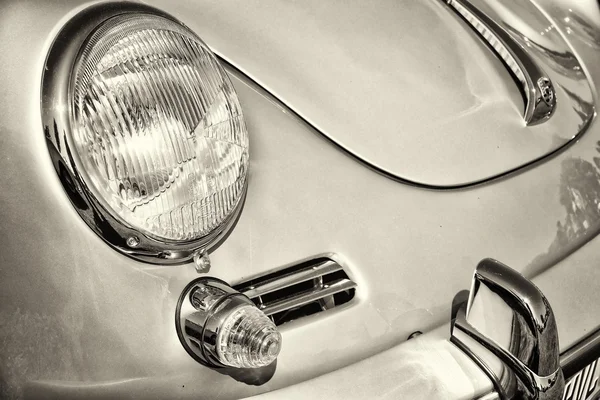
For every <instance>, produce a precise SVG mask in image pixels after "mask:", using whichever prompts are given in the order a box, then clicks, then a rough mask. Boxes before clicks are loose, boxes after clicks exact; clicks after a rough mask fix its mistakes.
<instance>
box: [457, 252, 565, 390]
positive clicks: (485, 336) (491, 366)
mask: <svg viewBox="0 0 600 400" xmlns="http://www.w3.org/2000/svg"><path fill="white" fill-rule="evenodd" d="M450 340H451V342H452V343H454V344H455V345H456V346H458V347H459V348H460V349H461V350H463V351H464V352H465V353H466V354H467V355H468V356H469V357H470V358H471V359H472V360H473V361H474V362H475V363H476V364H478V365H479V366H480V368H482V370H483V371H484V372H485V373H486V374H487V375H488V377H489V378H490V379H491V380H492V383H493V385H494V388H495V390H496V392H497V393H498V395H499V397H500V398H501V399H526V400H528V399H543V400H550V399H562V397H563V393H564V388H565V379H564V376H563V371H562V369H561V367H560V359H559V343H558V331H557V328H556V321H555V319H554V313H553V312H552V308H551V307H550V304H549V303H548V300H547V299H546V297H544V295H543V294H542V292H541V291H540V290H539V289H538V288H537V287H536V286H535V285H534V284H533V283H532V282H531V281H529V280H528V279H526V278H525V277H523V276H522V275H520V274H519V273H518V272H516V271H514V270H513V269H511V268H509V267H507V266H506V265H504V264H502V263H500V262H498V261H495V260H492V259H485V260H483V261H481V262H480V263H479V265H478V266H477V268H476V270H475V274H474V276H473V282H472V287H471V291H470V294H469V298H468V301H467V303H466V304H463V306H462V307H461V308H460V309H458V311H457V313H456V316H455V318H454V321H453V323H452V334H451V339H450Z"/></svg>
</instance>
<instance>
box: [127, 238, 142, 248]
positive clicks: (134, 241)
mask: <svg viewBox="0 0 600 400" xmlns="http://www.w3.org/2000/svg"><path fill="white" fill-rule="evenodd" d="M139 245H140V238H139V237H137V236H129V237H128V238H127V246H129V247H138V246H139Z"/></svg>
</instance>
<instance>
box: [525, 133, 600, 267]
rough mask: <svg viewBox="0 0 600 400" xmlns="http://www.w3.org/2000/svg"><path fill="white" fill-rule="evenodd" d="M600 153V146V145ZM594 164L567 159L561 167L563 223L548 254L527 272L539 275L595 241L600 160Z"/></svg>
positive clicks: (598, 221)
mask: <svg viewBox="0 0 600 400" xmlns="http://www.w3.org/2000/svg"><path fill="white" fill-rule="evenodd" d="M598 146H599V147H598V148H597V150H598V152H600V142H598ZM593 161H594V163H595V164H596V165H594V164H593V163H591V162H589V161H586V160H583V159H581V158H573V157H570V158H567V159H565V160H564V161H563V162H562V164H561V175H560V188H559V199H560V204H561V205H562V206H563V207H564V208H565V211H566V215H565V217H564V219H563V220H559V221H556V236H555V238H554V240H553V242H552V244H551V245H550V248H549V249H548V251H547V252H546V253H545V254H542V255H540V256H538V257H536V258H535V259H534V260H533V261H532V262H531V263H530V264H529V265H528V266H527V268H526V269H525V272H526V273H527V274H531V275H537V274H539V273H541V272H543V271H544V270H545V269H547V268H549V267H550V266H551V265H553V264H555V263H557V262H559V261H560V260H562V259H563V258H565V257H567V256H568V255H569V254H571V253H572V252H573V251H575V250H576V249H577V248H579V247H580V246H581V245H583V244H584V243H585V242H587V241H589V240H591V239H592V238H593V237H594V234H593V233H594V232H595V231H597V229H598V228H599V227H600V157H594V158H593Z"/></svg>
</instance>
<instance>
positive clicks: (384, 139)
mask: <svg viewBox="0 0 600 400" xmlns="http://www.w3.org/2000/svg"><path fill="white" fill-rule="evenodd" d="M158 3H159V5H162V4H161V3H163V2H162V1H158ZM164 3H165V4H164V5H165V6H167V2H164ZM529 7H531V6H529ZM199 8H201V9H202V11H201V12H198V9H199ZM525 8H527V7H525ZM186 9H189V14H187V13H186ZM178 11H182V12H181V14H179V13H178V14H177V15H176V16H177V17H178V18H180V19H182V20H183V21H184V22H187V21H188V20H189V22H190V23H192V24H193V27H194V29H195V30H196V31H197V32H198V33H199V35H200V36H201V37H202V38H203V39H204V40H205V41H206V42H207V43H208V44H209V46H211V47H212V48H213V49H214V50H215V51H216V52H217V53H219V54H220V55H221V56H222V57H223V58H225V59H227V60H228V61H230V62H231V63H232V64H233V65H234V66H235V67H236V68H239V69H241V70H243V72H244V73H245V74H246V75H248V76H250V77H251V78H253V79H254V80H256V81H257V82H259V83H260V84H261V86H263V87H265V88H266V89H267V90H269V91H270V92H271V93H273V94H274V95H275V96H276V97H277V98H278V99H280V100H282V101H283V102H284V103H286V105H288V106H289V107H290V108H291V109H292V110H294V111H295V112H297V113H298V114H300V115H301V116H302V117H303V118H304V119H306V120H307V121H309V122H310V123H311V124H312V125H313V126H315V127H316V128H317V129H319V130H320V131H321V132H322V133H324V134H325V135H326V136H328V137H329V138H330V139H331V140H333V141H334V142H336V143H337V144H339V145H340V146H342V147H343V148H344V149H346V150H347V151H348V152H350V153H352V154H353V155H355V156H357V157H359V158H360V159H362V160H363V161H366V162H367V163H369V164H370V165H372V166H374V167H375V168H376V169H378V170H380V171H382V172H384V173H387V174H389V175H391V176H393V177H395V178H400V179H404V180H407V181H411V182H414V183H418V184H423V185H429V186H442V187H447V186H461V185H467V184H471V183H475V182H479V181H482V180H485V179H489V178H492V177H495V176H498V175H501V174H503V173H505V172H508V171H511V170H514V169H516V168H518V167H521V166H524V165H526V164H528V163H530V162H532V161H534V160H537V159H539V158H541V157H543V156H545V155H548V154H550V153H551V152H553V151H554V150H556V149H558V148H560V147H561V146H563V145H564V144H566V143H567V142H568V141H569V140H570V139H573V138H574V137H575V136H576V135H577V133H578V129H573V127H566V126H565V125H564V123H563V122H562V121H564V120H566V119H567V118H564V116H563V115H556V114H555V115H554V118H552V119H551V120H552V123H544V124H541V125H537V126H526V125H525V123H524V121H523V117H522V114H523V108H524V101H523V98H522V95H521V92H520V89H519V88H518V87H517V85H516V84H515V81H514V80H513V78H512V77H511V75H510V73H509V72H508V70H507V69H506V67H505V66H504V64H503V63H502V62H501V61H500V60H499V59H498V58H497V57H495V55H494V54H493V53H492V52H491V51H490V50H489V49H488V48H487V47H486V45H485V44H484V43H483V42H482V41H481V40H479V39H478V37H477V35H476V34H475V33H474V32H473V31H472V30H471V28H470V27H468V26H467V25H466V23H465V22H464V21H462V20H461V19H460V18H459V17H457V15H455V14H454V13H453V12H452V11H451V10H450V9H449V8H448V7H447V6H445V5H444V4H443V2H440V1H428V2H422V1H418V2H417V1H383V2H378V3H377V7H373V6H372V5H370V4H368V3H364V4H362V3H361V4H358V3H352V4H349V3H347V2H343V1H328V2H325V3H323V2H320V1H317V0H311V1H302V2H288V1H275V2H269V4H268V5H266V4H264V3H262V2H260V1H246V2H242V3H238V2H219V3H217V4H204V5H203V6H202V7H198V5H196V4H192V3H191V2H189V3H187V2H186V3H184V4H182V5H181V7H179V10H178ZM187 15H193V18H186V16H187ZM513 17H514V14H513ZM531 19H533V20H535V18H531ZM543 23H544V20H543V19H542V22H540V24H543ZM545 23H546V24H547V23H548V21H547V20H545ZM553 33H554V34H555V36H556V38H557V39H556V40H561V41H562V39H560V36H559V35H558V33H557V32H553ZM553 33H552V32H551V33H547V35H546V37H547V36H549V35H552V34H553ZM542 38H544V37H542ZM544 40H545V39H544ZM579 72H580V73H582V72H581V71H579ZM584 81H585V79H584ZM583 84H584V85H587V81H586V82H584V83H583ZM587 90H589V89H587ZM559 95H563V93H559ZM565 97H566V96H562V99H563V103H562V104H560V106H559V109H560V107H563V108H562V110H561V112H562V111H565V108H564V106H565V105H566V102H565V101H564V98H565ZM560 100H561V99H560V98H559V101H560ZM570 111H571V112H573V110H570ZM565 112H566V111H565Z"/></svg>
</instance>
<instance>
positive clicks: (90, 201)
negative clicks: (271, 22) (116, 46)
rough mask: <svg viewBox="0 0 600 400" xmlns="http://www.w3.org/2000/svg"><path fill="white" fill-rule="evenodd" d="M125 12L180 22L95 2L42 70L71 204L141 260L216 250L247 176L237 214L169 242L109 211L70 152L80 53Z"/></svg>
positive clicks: (144, 9) (49, 127) (46, 119)
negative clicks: (72, 88)
mask: <svg viewBox="0 0 600 400" xmlns="http://www.w3.org/2000/svg"><path fill="white" fill-rule="evenodd" d="M126 13H147V14H153V15H158V16H161V17H164V18H167V19H170V20H172V21H174V22H176V23H178V24H181V22H179V21H178V20H177V19H175V18H174V17H172V16H170V15H168V14H166V13H164V12H162V11H160V10H158V9H156V8H154V7H151V6H147V5H145V4H141V3H132V2H109V3H102V4H94V5H91V6H89V7H88V8H86V9H84V10H83V11H81V12H79V13H78V14H77V15H75V16H74V17H73V18H71V19H70V20H69V21H68V22H67V23H66V24H65V25H64V26H63V27H62V29H61V30H60V32H59V33H58V35H57V37H56V38H55V39H54V42H53V43H52V46H51V48H50V51H49V53H48V55H47V58H46V62H45V64H44V71H43V74H42V86H41V113H42V123H43V131H44V134H45V137H46V143H47V146H48V150H49V152H50V157H51V159H52V164H53V165H54V168H55V169H56V172H57V174H58V176H59V179H60V181H61V183H62V184H63V187H64V189H65V191H66V192H67V195H68V197H69V199H70V200H71V203H72V204H73V206H74V207H75V209H76V210H77V212H78V213H79V215H80V216H81V217H82V218H83V220H84V221H85V222H86V223H87V225H89V226H90V228H91V229H92V230H93V231H94V232H95V233H96V234H97V235H98V236H100V237H101V238H102V239H103V240H104V241H105V242H106V243H108V244H109V245H110V246H111V247H113V248H114V249H116V250H118V251H119V252H121V253H123V254H125V255H127V256H129V257H132V258H135V259H137V260H139V261H144V262H149V263H158V264H177V263H182V262H187V261H189V260H190V259H191V258H192V257H193V256H194V254H196V253H197V252H199V251H201V250H213V249H214V248H216V247H218V246H219V245H220V243H221V242H222V240H224V238H225V237H226V236H227V235H228V233H229V232H230V231H231V229H232V227H233V225H235V222H236V221H237V219H238V217H239V214H240V212H241V210H242V208H243V204H244V201H245V196H246V192H247V185H248V179H246V181H245V182H244V186H245V187H244V189H243V194H242V196H241V197H240V199H239V201H238V203H237V205H236V206H235V208H234V210H233V212H232V214H231V215H230V216H229V217H228V219H226V220H225V221H223V223H222V224H221V225H220V226H218V227H217V228H215V230H213V231H212V232H211V233H210V234H208V235H206V236H204V237H202V238H199V239H197V240H194V241H187V242H183V241H164V240H159V239H156V238H153V237H151V236H148V235H145V234H144V233H143V232H141V231H138V230H137V229H135V228H133V227H131V226H129V225H127V224H126V223H124V222H123V221H121V220H119V219H117V218H116V217H115V216H113V215H112V214H111V213H109V212H108V211H107V209H106V207H105V206H104V205H103V203H102V200H101V199H98V198H96V197H95V196H93V195H92V194H91V191H90V190H89V188H88V187H87V186H86V184H85V182H84V180H83V179H82V178H81V172H80V171H78V169H77V167H76V163H75V161H74V158H73V154H72V152H71V145H70V140H69V137H70V135H71V126H70V118H69V107H67V106H66V105H67V104H69V92H70V85H71V75H72V71H73V68H74V66H75V62H76V60H77V59H78V56H79V52H80V50H81V48H82V46H83V45H84V43H85V41H86V40H87V39H88V37H89V36H90V35H91V34H92V32H94V30H95V29H96V28H97V27H98V26H100V25H101V24H102V23H103V22H105V21H106V20H108V19H110V18H112V17H114V16H117V15H122V14H126Z"/></svg>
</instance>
